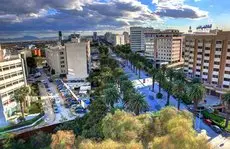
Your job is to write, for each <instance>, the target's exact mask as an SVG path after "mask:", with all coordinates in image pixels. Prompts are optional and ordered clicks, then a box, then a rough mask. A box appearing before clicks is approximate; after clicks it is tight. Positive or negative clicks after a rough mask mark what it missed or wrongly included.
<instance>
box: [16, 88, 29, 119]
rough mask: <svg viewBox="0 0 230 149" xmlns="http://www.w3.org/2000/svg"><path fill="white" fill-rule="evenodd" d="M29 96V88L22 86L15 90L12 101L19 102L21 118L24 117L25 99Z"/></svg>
mask: <svg viewBox="0 0 230 149" xmlns="http://www.w3.org/2000/svg"><path fill="white" fill-rule="evenodd" d="M28 94H29V88H28V87H27V86H23V87H21V88H19V89H17V90H15V92H14V95H13V99H14V100H16V101H17V102H19V104H20V109H21V113H22V117H23V118H24V117H25V113H24V111H25V102H26V97H27V95H28Z"/></svg>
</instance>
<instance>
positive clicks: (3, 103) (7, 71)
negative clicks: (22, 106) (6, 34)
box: [0, 47, 26, 123]
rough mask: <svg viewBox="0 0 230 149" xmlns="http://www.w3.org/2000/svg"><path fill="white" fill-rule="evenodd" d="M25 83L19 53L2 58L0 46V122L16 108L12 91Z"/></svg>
mask: <svg viewBox="0 0 230 149" xmlns="http://www.w3.org/2000/svg"><path fill="white" fill-rule="evenodd" d="M24 85H26V74H25V66H24V62H23V59H22V58H21V57H20V55H13V56H10V58H8V59H4V56H3V52H2V50H1V47H0V123H1V121H2V120H3V121H7V120H9V119H10V117H11V116H12V115H13V112H15V111H16V110H17V108H18V104H17V102H16V101H15V100H14V99H13V98H12V96H13V94H14V91H15V90H16V89H18V88H20V87H22V86H24Z"/></svg>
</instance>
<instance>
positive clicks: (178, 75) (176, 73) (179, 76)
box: [174, 70, 185, 81]
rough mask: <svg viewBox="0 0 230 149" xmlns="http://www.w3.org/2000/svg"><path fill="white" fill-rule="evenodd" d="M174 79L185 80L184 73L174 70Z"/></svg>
mask: <svg viewBox="0 0 230 149" xmlns="http://www.w3.org/2000/svg"><path fill="white" fill-rule="evenodd" d="M174 78H175V80H181V81H184V80H185V75H184V72H183V71H181V70H179V71H176V72H175V77H174Z"/></svg>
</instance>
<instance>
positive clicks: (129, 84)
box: [121, 80, 133, 94]
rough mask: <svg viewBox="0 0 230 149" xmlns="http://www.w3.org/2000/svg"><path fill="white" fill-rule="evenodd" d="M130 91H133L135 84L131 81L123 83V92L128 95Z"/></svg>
mask: <svg viewBox="0 0 230 149" xmlns="http://www.w3.org/2000/svg"><path fill="white" fill-rule="evenodd" d="M128 90H133V83H132V82H131V81H130V80H125V81H123V82H121V92H122V93H124V94H126V91H128Z"/></svg>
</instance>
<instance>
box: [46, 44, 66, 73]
mask: <svg viewBox="0 0 230 149" xmlns="http://www.w3.org/2000/svg"><path fill="white" fill-rule="evenodd" d="M45 52H46V61H47V64H48V66H49V67H50V71H52V70H53V71H54V73H55V74H56V75H65V74H67V60H66V59H67V57H66V51H65V46H62V45H57V46H49V47H48V48H47V49H46V51H45Z"/></svg>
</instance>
